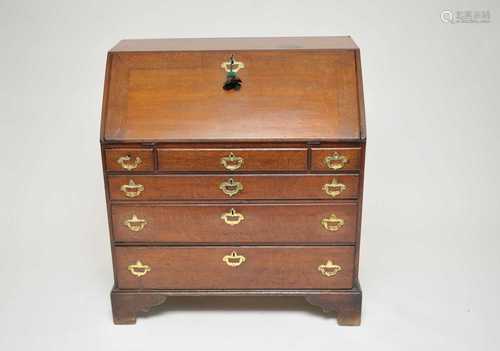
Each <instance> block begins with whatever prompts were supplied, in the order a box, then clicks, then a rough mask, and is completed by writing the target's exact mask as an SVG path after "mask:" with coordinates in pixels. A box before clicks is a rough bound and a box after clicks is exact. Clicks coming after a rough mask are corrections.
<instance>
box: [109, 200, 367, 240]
mask: <svg viewBox="0 0 500 351" xmlns="http://www.w3.org/2000/svg"><path fill="white" fill-rule="evenodd" d="M111 211H112V218H113V235H114V240H115V241H120V242H152V243H154V242H156V243H160V242H161V243H181V244H187V243H208V244H210V243H217V244H220V243H222V244H224V243H225V244H234V243H256V244H266V243H279V244H314V243H331V244H332V243H354V242H355V232H356V224H357V205H356V204H355V203H350V204H347V203H346V204H331V203H326V204H303V205H302V204H286V205H283V204H258V205H257V204H255V205H249V204H245V205H242V204H234V205H231V206H227V205H220V204H216V205H215V204H203V205H201V204H200V205H178V204H176V205H157V206H154V205H153V206H152V205H149V206H148V205H146V206H135V205H134V206H128V205H113V206H112V209H111Z"/></svg>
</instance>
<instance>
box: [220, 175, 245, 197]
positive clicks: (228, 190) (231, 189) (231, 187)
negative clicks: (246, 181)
mask: <svg viewBox="0 0 500 351" xmlns="http://www.w3.org/2000/svg"><path fill="white" fill-rule="evenodd" d="M219 189H220V190H222V192H223V193H224V194H226V195H229V196H234V195H236V194H238V193H239V192H240V191H241V190H243V184H241V183H240V182H237V181H236V180H234V179H233V178H229V179H228V180H227V181H225V182H222V183H220V185H219Z"/></svg>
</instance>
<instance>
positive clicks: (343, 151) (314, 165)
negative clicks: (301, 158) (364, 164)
mask: <svg viewBox="0 0 500 351" xmlns="http://www.w3.org/2000/svg"><path fill="white" fill-rule="evenodd" d="M360 155H361V149H360V148H339V147H336V148H312V150H311V169H312V170H313V171H330V172H332V171H340V170H343V171H344V170H345V171H356V170H359V169H360V158H361V157H360Z"/></svg>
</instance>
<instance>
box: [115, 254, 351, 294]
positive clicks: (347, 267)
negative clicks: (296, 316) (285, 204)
mask: <svg viewBox="0 0 500 351" xmlns="http://www.w3.org/2000/svg"><path fill="white" fill-rule="evenodd" d="M114 250H115V264H116V266H115V271H116V275H117V285H118V288H119V289H278V288H279V289H350V288H352V282H353V266H354V247H352V246H342V247H333V246H332V247H324V246H323V247H318V246H312V247H311V246H310V247H290V246H281V247H231V246H226V247H220V246H219V247H115V248H114Z"/></svg>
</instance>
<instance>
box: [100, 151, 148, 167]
mask: <svg viewBox="0 0 500 351" xmlns="http://www.w3.org/2000/svg"><path fill="white" fill-rule="evenodd" d="M104 154H105V157H106V170H107V171H124V172H138V171H139V172H143V171H153V170H154V157H153V149H133V148H126V149H125V148H118V149H105V150H104Z"/></svg>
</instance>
